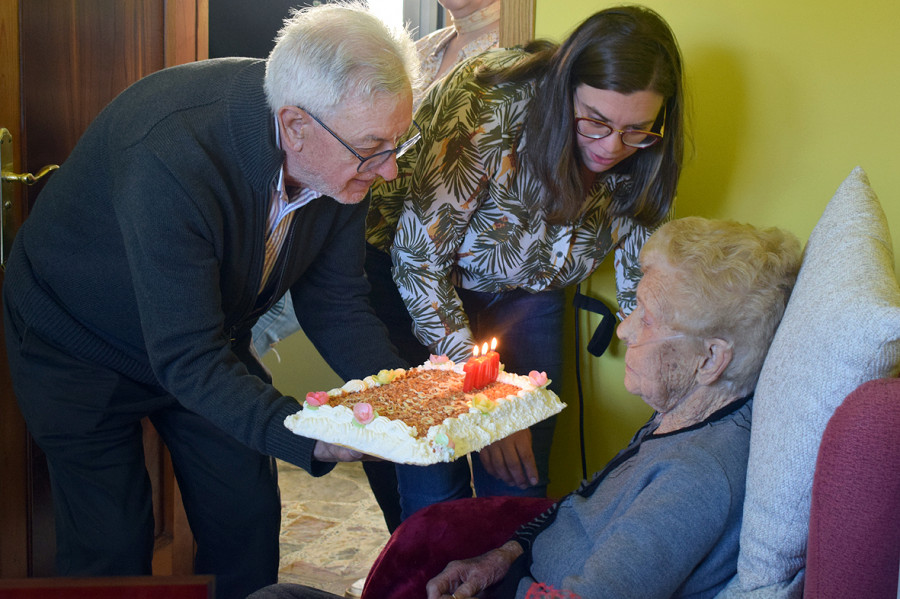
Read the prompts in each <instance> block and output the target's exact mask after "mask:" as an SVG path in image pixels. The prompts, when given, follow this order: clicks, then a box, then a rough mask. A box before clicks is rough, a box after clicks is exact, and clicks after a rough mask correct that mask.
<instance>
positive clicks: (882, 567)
mask: <svg viewBox="0 0 900 599" xmlns="http://www.w3.org/2000/svg"><path fill="white" fill-rule="evenodd" d="M898 570H900V379H878V380H874V381H869V382H868V383H864V384H863V385H861V386H860V387H859V388H858V389H856V390H855V391H854V392H853V393H851V394H850V395H848V396H847V398H846V399H845V400H844V402H843V403H842V404H841V405H840V406H838V408H837V410H835V412H834V415H833V416H832V417H831V419H830V420H829V421H828V425H827V426H826V427H825V433H824V435H823V436H822V444H821V445H820V446H819V455H818V458H817V461H816V471H815V475H814V477H813V488H812V504H811V507H810V518H809V541H808V544H807V553H806V582H805V586H804V592H803V597H804V599H831V598H834V599H846V598H848V597H860V598H862V597H865V598H866V599H882V598H884V599H896V597H897V596H898V595H897V581H898Z"/></svg>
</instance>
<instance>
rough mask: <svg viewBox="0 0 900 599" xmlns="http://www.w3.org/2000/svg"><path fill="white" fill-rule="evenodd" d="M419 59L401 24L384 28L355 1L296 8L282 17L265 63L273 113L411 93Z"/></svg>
mask: <svg viewBox="0 0 900 599" xmlns="http://www.w3.org/2000/svg"><path fill="white" fill-rule="evenodd" d="M419 78H420V77H419V58H418V55H417V54H416V48H415V44H414V42H413V40H412V38H411V37H410V34H409V31H408V30H406V29H405V28H394V27H389V26H388V25H387V24H386V23H385V22H384V21H382V20H381V19H380V18H378V17H377V16H376V15H375V14H373V13H372V12H371V11H369V9H368V8H367V7H366V6H365V5H364V4H362V3H359V2H336V3H327V4H322V5H319V6H311V7H306V8H301V9H298V10H295V11H293V12H292V13H291V15H290V17H288V18H287V19H285V22H284V26H283V27H282V28H281V30H280V31H279V32H278V35H277V37H276V41H275V47H274V48H273V49H272V52H271V53H270V54H269V58H268V61H267V63H266V78H265V90H266V98H267V100H268V103H269V107H270V108H271V109H272V111H273V112H275V111H277V110H278V109H279V108H281V107H282V106H300V107H301V108H303V109H304V110H307V111H309V112H312V113H313V114H315V115H317V116H326V115H329V114H331V113H332V112H333V111H334V109H335V107H336V106H338V105H339V104H340V103H341V102H342V101H345V100H347V99H357V98H367V97H371V96H374V95H376V94H389V95H396V94H400V93H403V92H404V91H407V90H408V91H409V92H413V91H414V90H415V89H416V88H417V86H418V85H419Z"/></svg>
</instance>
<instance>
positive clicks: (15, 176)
mask: <svg viewBox="0 0 900 599" xmlns="http://www.w3.org/2000/svg"><path fill="white" fill-rule="evenodd" d="M58 168H59V165H58V164H48V165H47V166H45V167H44V168H42V169H41V170H39V171H38V174H36V175H32V174H31V173H21V174H20V173H10V172H8V171H3V172H2V178H3V180H4V181H11V182H18V183H24V184H25V185H34V184H35V183H37V182H38V180H40V179H41V178H43V177H44V176H45V175H47V173H50V172H53V171H55V170H56V169H58Z"/></svg>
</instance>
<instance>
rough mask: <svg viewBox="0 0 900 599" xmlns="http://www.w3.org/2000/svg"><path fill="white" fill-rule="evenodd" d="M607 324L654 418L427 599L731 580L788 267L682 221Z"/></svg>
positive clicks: (616, 591) (782, 255)
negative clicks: (754, 406) (630, 306)
mask: <svg viewBox="0 0 900 599" xmlns="http://www.w3.org/2000/svg"><path fill="white" fill-rule="evenodd" d="M640 264H641V270H642V271H643V277H642V279H641V281H640V283H639V284H638V287H637V305H636V308H635V310H634V311H633V312H632V313H631V314H630V315H629V316H628V317H627V318H626V319H625V320H624V321H623V322H622V323H621V324H620V325H619V328H618V336H619V337H620V338H621V339H622V341H623V342H624V343H625V345H626V347H627V351H626V353H625V388H626V389H627V390H628V391H629V392H630V393H633V394H635V395H639V396H640V397H641V399H643V400H644V401H645V402H647V404H649V405H650V406H651V407H652V408H653V409H654V410H655V413H654V414H653V416H652V417H651V418H650V420H649V422H647V424H645V425H644V426H643V427H642V428H641V429H640V430H639V431H638V432H637V434H636V435H635V436H634V439H633V440H632V441H631V443H629V445H628V446H627V447H626V448H625V449H624V450H622V451H621V452H620V453H619V454H618V455H617V456H616V457H615V458H614V459H613V460H612V461H611V462H610V463H609V464H607V466H606V467H605V468H604V469H603V470H602V471H600V472H599V473H597V474H596V475H594V477H593V478H592V479H591V480H589V481H585V482H584V483H583V484H582V486H581V488H579V489H578V490H577V491H575V492H574V493H571V494H570V495H568V496H566V497H565V498H564V499H562V500H561V501H559V502H558V503H556V504H555V505H554V506H553V507H552V508H550V510H548V511H547V512H545V513H544V514H542V515H541V516H539V517H538V518H537V519H535V520H534V521H532V522H530V523H529V524H527V525H525V526H523V527H522V528H520V529H519V531H518V532H517V533H516V535H515V536H514V537H513V539H512V540H510V541H509V542H507V543H506V544H505V545H503V546H502V547H500V548H498V549H495V550H493V551H490V552H488V553H486V554H484V555H482V556H480V557H477V558H474V559H471V560H465V561H456V562H451V563H450V564H449V565H448V566H447V567H446V568H445V569H444V571H443V572H442V573H441V574H439V575H438V576H437V577H435V578H434V579H432V580H431V581H430V582H429V583H428V585H427V590H428V598H429V599H438V598H448V597H453V598H454V599H461V598H463V597H472V596H475V595H476V594H477V593H479V592H481V591H482V590H484V589H485V588H487V587H491V586H492V585H495V584H497V583H499V584H497V586H496V587H494V588H493V589H492V591H493V593H492V594H491V595H490V596H491V597H519V598H521V597H524V596H525V594H526V592H527V590H528V589H529V587H531V586H532V584H533V583H535V582H536V581H540V582H541V583H543V584H546V585H549V586H550V587H552V588H554V589H560V590H562V589H565V590H568V591H572V592H574V593H577V594H578V596H580V597H582V598H585V599H586V598H588V597H604V598H609V597H641V598H644V599H646V598H652V597H687V596H690V597H695V596H704V597H712V596H714V595H715V594H716V592H717V590H718V589H720V588H722V587H724V586H725V584H726V583H727V582H728V580H729V579H730V578H731V577H732V576H733V575H734V573H735V569H736V563H737V554H738V536H739V531H740V525H741V510H742V504H743V501H744V476H745V471H746V466H747V452H748V447H749V441H750V411H751V397H752V393H753V389H754V387H755V385H756V381H757V378H758V376H759V371H760V368H761V367H762V363H763V358H764V357H765V355H766V351H767V349H768V347H769V343H770V342H771V340H772V337H773V335H774V333H775V329H776V327H777V326H778V323H779V321H780V320H781V316H782V314H783V312H784V308H785V305H786V304H787V301H788V297H789V295H790V292H791V288H792V286H793V284H794V281H795V278H796V275H797V271H798V269H799V266H800V246H799V243H798V241H797V240H796V238H794V237H793V236H792V235H791V234H789V233H786V232H783V231H781V230H778V229H766V230H760V229H757V228H754V227H752V226H750V225H742V224H737V223H733V222H723V221H711V220H705V219H702V218H684V219H680V220H675V221H672V222H670V223H668V224H666V225H664V226H662V227H661V228H660V229H659V230H658V231H657V232H656V233H654V234H653V235H652V236H651V237H650V239H649V240H648V241H647V243H646V244H645V245H644V247H643V249H642V251H641V254H640Z"/></svg>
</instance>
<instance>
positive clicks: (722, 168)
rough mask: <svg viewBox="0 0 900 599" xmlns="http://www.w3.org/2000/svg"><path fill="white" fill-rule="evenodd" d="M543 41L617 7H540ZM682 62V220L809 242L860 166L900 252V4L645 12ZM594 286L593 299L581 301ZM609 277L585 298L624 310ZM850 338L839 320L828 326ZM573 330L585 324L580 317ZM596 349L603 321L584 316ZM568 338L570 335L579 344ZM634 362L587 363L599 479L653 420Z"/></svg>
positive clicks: (557, 486) (673, 4) (559, 444)
mask: <svg viewBox="0 0 900 599" xmlns="http://www.w3.org/2000/svg"><path fill="white" fill-rule="evenodd" d="M536 2H537V6H536V22H537V25H536V35H537V36H538V37H548V38H551V39H555V40H561V39H563V38H564V37H565V36H566V35H567V34H568V33H569V32H570V31H571V29H572V28H573V27H574V26H575V25H576V24H577V23H578V22H580V21H581V20H582V19H584V18H585V17H587V16H588V15H589V14H591V13H592V12H594V11H596V10H600V9H602V8H604V7H606V6H611V5H613V4H614V3H611V2H584V0H536ZM644 4H645V5H646V6H649V7H651V8H653V9H654V10H656V11H657V12H659V13H660V14H661V15H662V16H663V18H665V19H666V20H667V21H668V22H669V24H670V25H671V27H672V29H673V31H674V32H675V35H676V36H677V37H678V40H679V43H680V45H681V49H682V53H683V55H684V59H685V67H686V73H687V79H688V88H689V90H688V91H689V96H690V99H691V100H692V106H691V115H692V119H691V120H692V130H693V137H694V146H695V151H694V154H693V156H692V157H691V158H689V160H688V162H687V164H686V166H685V170H684V174H683V177H682V180H681V184H680V186H679V198H678V202H677V207H676V214H677V216H686V215H690V214H696V215H701V216H706V217H714V218H729V219H734V220H739V221H743V222H750V223H753V224H756V225H764V226H772V225H777V226H780V227H784V228H786V229H789V230H791V231H793V232H794V233H795V234H796V235H797V236H798V237H799V238H800V239H801V240H804V241H805V240H806V239H807V238H808V236H809V233H810V231H811V230H812V228H813V227H814V226H815V224H816V221H817V220H818V218H819V216H820V215H821V213H822V210H823V209H824V208H825V205H826V203H827V202H828V200H829V199H830V197H831V195H832V194H833V193H834V191H835V189H836V188H837V187H838V185H839V184H840V183H841V181H842V180H843V179H844V178H845V177H846V176H847V175H848V174H849V173H850V171H851V170H852V169H853V167H855V166H857V165H860V166H862V167H863V168H864V169H866V171H867V172H868V175H869V179H870V181H871V183H872V186H873V187H874V189H875V191H876V193H878V195H879V198H880V200H881V203H882V205H883V207H884V209H885V212H886V214H887V217H888V221H889V223H890V226H891V229H892V232H893V236H894V253H895V255H896V254H897V251H898V248H900V243H898V240H900V200H898V198H897V195H898V193H900V143H898V142H900V110H898V104H900V42H898V35H897V30H896V24H897V23H898V22H900V2H895V1H891V2H886V1H884V0H860V1H859V2H849V3H848V2H845V1H840V2H839V1H837V0H818V1H817V2H804V1H801V2H783V1H782V0H756V1H755V2H743V1H737V0H677V1H676V0H648V1H647V2H644ZM584 287H585V286H583V290H584ZM614 289H615V288H614V285H613V283H612V271H611V269H610V268H609V267H606V268H605V269H603V270H602V271H601V272H598V273H595V275H594V276H593V277H592V278H591V279H590V281H589V283H588V285H587V286H586V290H587V291H588V292H589V293H590V294H591V295H595V296H597V297H601V298H603V299H605V300H607V301H608V302H614V301H615V293H614ZM822 317H823V318H833V319H834V321H835V326H836V327H837V326H841V324H840V323H841V317H840V314H832V315H829V314H823V315H822ZM573 318H574V317H573ZM582 323H583V324H582V325H581V327H580V329H579V330H580V331H582V335H588V334H590V332H591V331H593V326H594V324H595V322H594V321H590V324H588V321H587V320H586V319H585V317H583V316H582ZM570 336H571V334H570ZM623 355H624V348H623V347H621V346H619V345H618V344H617V343H615V342H614V344H613V346H612V347H611V348H610V351H609V352H608V355H604V356H603V357H602V358H600V359H596V358H593V357H591V356H587V357H585V355H584V353H583V354H582V356H583V357H582V360H581V363H582V370H583V372H582V382H583V386H584V389H585V404H586V405H585V415H586V422H588V423H589V425H587V426H586V437H587V442H586V445H587V448H588V451H587V455H588V460H587V461H588V471H589V472H593V471H595V470H597V469H599V468H600V467H602V466H603V464H604V463H605V462H606V461H607V460H608V459H609V458H610V457H612V455H613V454H614V452H615V451H616V450H618V449H619V448H621V447H622V446H623V445H624V443H626V442H627V440H628V439H629V437H630V436H631V434H632V433H633V432H634V431H635V430H636V429H637V427H638V426H640V424H641V423H642V422H643V421H644V419H645V418H646V417H647V416H648V414H649V409H648V408H646V407H645V406H643V404H642V402H641V400H640V399H639V398H635V397H632V396H629V395H628V394H627V393H626V392H625V391H624V389H623V388H622V383H621V381H622V376H623V368H624V367H623V362H622V357H623ZM575 389H576V387H575V384H574V376H570V377H569V378H568V379H567V380H566V381H565V387H564V393H565V395H566V397H565V398H564V399H565V401H567V403H569V405H570V406H571V407H570V409H568V410H566V411H564V412H563V414H562V415H561V417H560V418H561V420H560V424H559V428H558V429H557V435H556V441H555V445H554V449H553V456H552V469H551V473H552V476H553V481H552V486H551V492H554V493H563V492H565V491H567V490H569V489H571V488H572V487H573V486H574V485H575V484H576V483H577V481H578V479H579V477H580V476H581V466H580V457H579V456H580V450H579V445H578V427H577V423H578V418H577V395H576V393H575Z"/></svg>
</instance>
